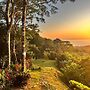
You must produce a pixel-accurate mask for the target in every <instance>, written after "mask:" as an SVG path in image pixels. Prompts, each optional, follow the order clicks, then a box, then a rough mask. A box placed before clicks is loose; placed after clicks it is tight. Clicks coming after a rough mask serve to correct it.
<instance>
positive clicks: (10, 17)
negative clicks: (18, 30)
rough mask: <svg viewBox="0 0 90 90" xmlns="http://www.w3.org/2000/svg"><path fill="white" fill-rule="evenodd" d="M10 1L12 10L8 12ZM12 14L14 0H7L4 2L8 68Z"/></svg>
mask: <svg viewBox="0 0 90 90" xmlns="http://www.w3.org/2000/svg"><path fill="white" fill-rule="evenodd" d="M10 3H11V4H12V9H11V10H12V11H11V13H10ZM13 14H14V0H7V4H6V24H7V31H8V57H9V65H8V66H9V70H10V66H11V47H10V33H11V28H12V24H13Z"/></svg>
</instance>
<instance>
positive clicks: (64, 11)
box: [40, 0, 90, 45]
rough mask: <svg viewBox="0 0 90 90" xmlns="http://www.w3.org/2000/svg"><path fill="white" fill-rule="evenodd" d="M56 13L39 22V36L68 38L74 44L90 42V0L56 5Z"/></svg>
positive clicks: (77, 0)
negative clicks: (42, 22) (43, 22)
mask: <svg viewBox="0 0 90 90" xmlns="http://www.w3.org/2000/svg"><path fill="white" fill-rule="evenodd" d="M57 6H58V8H59V10H58V13H57V14H55V15H52V16H51V17H49V18H46V23H45V24H41V27H40V29H41V36H43V37H47V38H51V39H54V38H60V39H63V40H70V41H71V42H72V43H73V44H74V45H89V44H90V0H76V1H75V2H74V3H72V2H69V1H67V2H65V3H64V4H60V3H59V4H58V5H57Z"/></svg>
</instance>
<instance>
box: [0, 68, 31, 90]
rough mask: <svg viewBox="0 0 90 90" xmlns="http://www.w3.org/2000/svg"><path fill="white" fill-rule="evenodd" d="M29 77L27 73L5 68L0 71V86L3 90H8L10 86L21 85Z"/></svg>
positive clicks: (24, 83)
mask: <svg viewBox="0 0 90 90" xmlns="http://www.w3.org/2000/svg"><path fill="white" fill-rule="evenodd" d="M29 78H30V74H28V73H24V72H17V71H9V70H8V69H5V70H2V71H1V72H0V86H1V87H2V89H3V90H8V89H9V90H10V88H11V87H16V88H17V87H23V86H24V85H26V84H27V80H28V79H29Z"/></svg>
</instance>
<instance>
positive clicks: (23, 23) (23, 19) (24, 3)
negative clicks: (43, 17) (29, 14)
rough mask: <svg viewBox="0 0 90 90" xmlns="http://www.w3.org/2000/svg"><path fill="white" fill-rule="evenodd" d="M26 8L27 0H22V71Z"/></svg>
mask: <svg viewBox="0 0 90 90" xmlns="http://www.w3.org/2000/svg"><path fill="white" fill-rule="evenodd" d="M26 9H27V0H23V11H22V71H24V72H25V71H26V40H25V33H26Z"/></svg>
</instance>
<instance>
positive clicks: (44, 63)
mask: <svg viewBox="0 0 90 90" xmlns="http://www.w3.org/2000/svg"><path fill="white" fill-rule="evenodd" d="M32 63H33V64H34V65H37V66H40V67H54V68H57V63H56V61H55V60H44V59H37V60H32Z"/></svg>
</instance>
